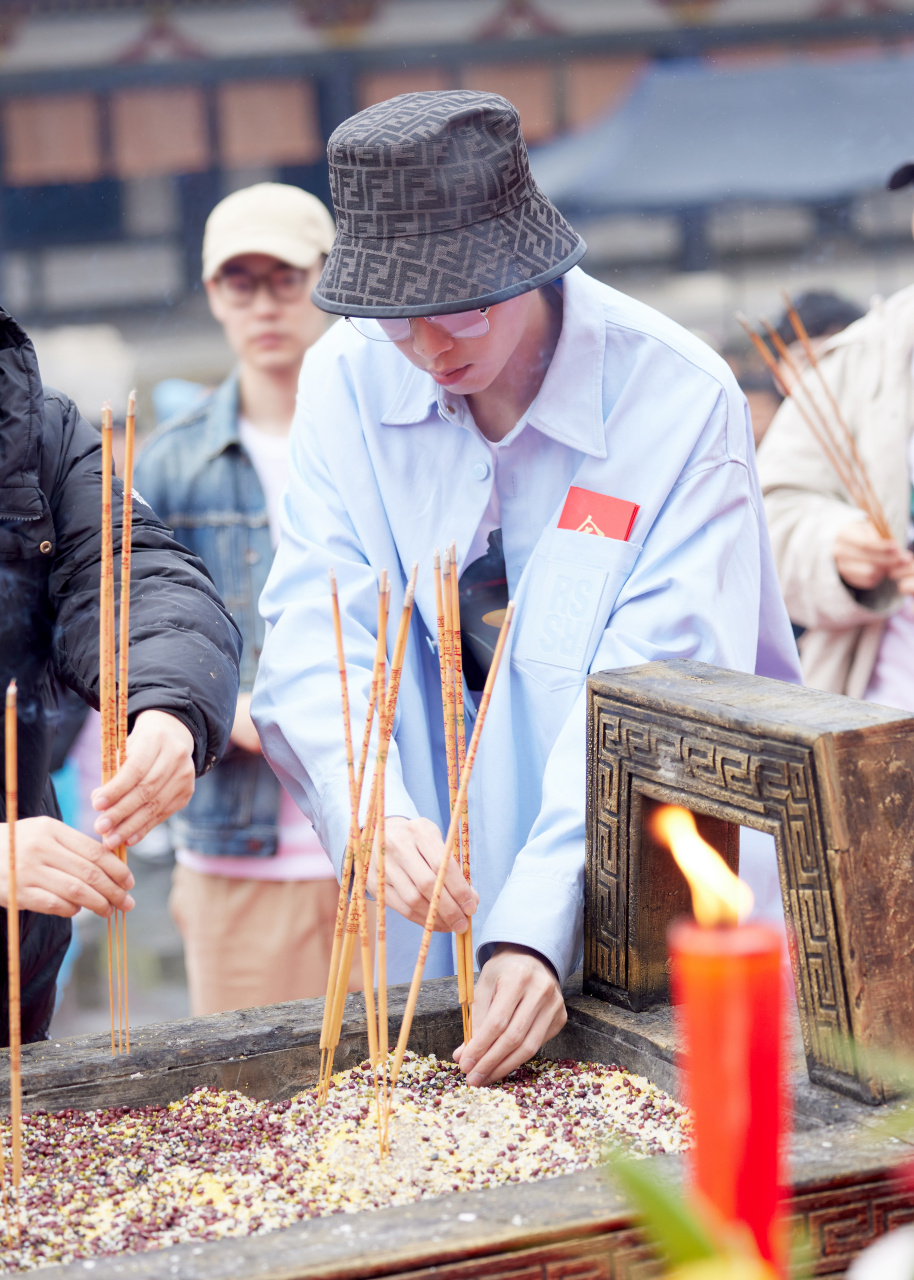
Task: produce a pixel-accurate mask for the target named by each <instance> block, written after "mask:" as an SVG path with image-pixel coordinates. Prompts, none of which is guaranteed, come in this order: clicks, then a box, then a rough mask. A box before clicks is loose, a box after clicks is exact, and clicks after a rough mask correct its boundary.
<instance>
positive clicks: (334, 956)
mask: <svg viewBox="0 0 914 1280" xmlns="http://www.w3.org/2000/svg"><path fill="white" fill-rule="evenodd" d="M386 584H387V571H386V569H385V570H382V572H381V582H380V585H379V587H378V611H379V619H380V611H381V606H382V602H383V599H384V593H385V590H386V589H387V586H386ZM384 651H385V629H384V628H382V627H381V625H380V621H379V624H378V643H377V647H376V650H375V659H374V666H373V668H372V672H371V692H370V695H369V699H368V714H367V716H366V718H365V731H364V733H363V735H362V750H361V754H360V756H359V774H358V778H357V780H356V785H357V788H358V793H359V800H360V802H361V795H362V780H363V778H364V776H365V762H366V760H367V758H368V747H369V743H370V739H371V726H372V721H373V719H374V712H375V704H376V702H377V697H378V671H379V668H380V663H381V659H382V657H383V655H384ZM354 856H355V846H354V844H353V842H352V838H351V836H350V837H349V839H348V840H347V841H346V852H345V854H344V856H343V869H342V874H341V876H340V892H339V896H338V898H337V904H336V921H335V923H334V929H333V945H332V948H331V952H330V972H329V973H328V975H327V992H326V995H325V996H324V1016H323V1019H322V1021H321V1039H320V1049H321V1070H320V1082H321V1087H320V1090H319V1092H318V1101H320V1100H321V1099H322V1090H323V1081H324V1073H325V1068H326V1056H327V1047H328V1036H329V1032H330V1022H331V1014H332V1010H333V1005H334V1001H335V996H336V982H337V977H338V973H339V969H340V949H341V947H342V943H343V929H344V926H345V923H346V905H347V903H348V901H349V883H350V880H351V878H352V860H353V857H354ZM347 981H348V974H347Z"/></svg>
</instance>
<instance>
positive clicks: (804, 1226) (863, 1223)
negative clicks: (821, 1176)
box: [390, 1174, 914, 1280]
mask: <svg viewBox="0 0 914 1280" xmlns="http://www.w3.org/2000/svg"><path fill="white" fill-rule="evenodd" d="M911 1221H914V1203H912V1200H911V1196H910V1195H909V1194H906V1193H904V1192H902V1191H901V1190H900V1189H899V1188H898V1186H897V1184H895V1183H893V1181H892V1180H891V1179H890V1178H887V1177H886V1176H885V1175H884V1174H875V1175H873V1176H870V1177H866V1178H862V1179H861V1180H859V1181H854V1182H853V1183H851V1184H850V1185H845V1186H840V1185H839V1186H835V1185H834V1184H821V1185H817V1186H812V1187H809V1186H807V1187H806V1188H804V1190H802V1191H800V1192H799V1193H797V1194H795V1195H794V1196H793V1197H792V1198H791V1200H790V1202H789V1208H788V1223H789V1226H790V1228H791V1229H793V1228H797V1229H798V1231H799V1233H800V1234H801V1235H802V1236H803V1237H805V1238H806V1239H808V1241H809V1246H810V1253H811V1260H812V1270H813V1273H814V1274H815V1275H817V1276H828V1275H842V1274H843V1273H844V1272H845V1271H846V1270H847V1267H848V1265H849V1264H850V1263H851V1262H852V1261H853V1259H854V1258H855V1257H856V1256H857V1254H858V1253H859V1252H860V1251H861V1249H865V1248H866V1246H867V1245H868V1244H872V1243H873V1241H874V1240H876V1239H878V1237H879V1236H881V1235H884V1234H885V1232H887V1231H891V1230H893V1229H894V1228H895V1227H900V1226H903V1225H904V1224H905V1223H907V1222H911ZM664 1270H665V1269H664V1267H663V1265H662V1263H661V1262H660V1260H659V1259H658V1258H657V1256H656V1254H655V1253H654V1251H653V1250H652V1249H651V1247H650V1246H649V1245H648V1244H647V1242H646V1241H645V1239H644V1236H643V1235H642V1234H641V1232H640V1231H638V1230H637V1229H635V1228H633V1227H632V1226H631V1225H630V1223H628V1222H626V1221H621V1222H616V1223H613V1224H612V1225H611V1226H610V1227H609V1228H608V1230H607V1229H604V1232H602V1233H600V1234H597V1235H595V1236H590V1237H589V1238H586V1239H581V1238H580V1237H578V1238H572V1239H569V1240H564V1241H562V1242H560V1243H559V1242H556V1243H553V1244H551V1245H545V1246H540V1247H539V1248H537V1247H534V1248H532V1249H531V1248H528V1249H523V1250H521V1251H519V1252H518V1253H514V1254H511V1253H507V1254H506V1253H498V1254H492V1255H488V1256H482V1257H479V1256H474V1257H471V1258H466V1259H460V1260H459V1261H453V1262H445V1263H439V1264H438V1266H434V1267H428V1268H426V1267H423V1268H421V1269H420V1270H418V1271H415V1270H411V1271H399V1272H396V1273H395V1275H393V1276H391V1277H390V1280H432V1278H433V1277H434V1280H654V1277H657V1276H660V1275H662V1274H663V1273H664Z"/></svg>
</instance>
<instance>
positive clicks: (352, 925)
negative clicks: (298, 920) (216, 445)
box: [318, 570, 388, 1102]
mask: <svg viewBox="0 0 914 1280" xmlns="http://www.w3.org/2000/svg"><path fill="white" fill-rule="evenodd" d="M386 584H387V571H386V570H383V571H382V573H381V582H380V585H379V588H378V640H377V645H376V648H375V659H374V667H373V671H372V690H371V697H370V700H369V706H368V715H367V717H366V721H365V732H364V735H363V738H362V753H361V757H360V761H359V777H358V780H357V786H358V793H359V805H361V795H362V785H363V779H364V775H365V761H366V759H367V755H368V746H369V741H370V737H371V722H372V713H373V710H374V708H375V706H377V711H378V735H379V738H380V735H381V733H382V731H383V724H382V721H383V710H382V707H381V702H380V679H381V667H382V663H383V660H384V654H385V652H386V645H387V639H386V636H387V612H386V601H387V591H388V588H387V585H386ZM360 841H361V832H358V833H357V834H354V833H353V832H352V829H351V826H350V836H349V840H348V841H347V848H346V862H345V866H344V874H343V877H342V880H341V883H340V898H339V900H338V902H337V908H338V912H337V926H338V928H339V931H340V942H341V945H340V946H339V947H335V948H334V950H335V953H336V956H335V957H334V956H331V972H330V980H329V983H328V997H327V1001H326V1002H325V1006H324V1010H325V1015H327V1034H326V1046H325V1055H324V1062H323V1075H322V1078H321V1082H320V1087H319V1091H318V1100H319V1101H320V1102H323V1101H324V1100H325V1099H326V1096H327V1092H328V1090H329V1088H330V1077H331V1075H332V1074H333V1056H334V1054H335V1052H336V1046H337V1045H338V1044H339V1038H340V1028H341V1027H342V1022H343V1008H344V1006H345V1003H346V994H347V990H348V986H349V975H350V971H351V969H352V957H353V954H354V952H355V938H356V933H357V931H358V914H357V908H355V910H354V902H355V899H356V897H357V894H356V892H355V886H354V884H353V893H354V898H353V901H349V888H350V881H352V880H353V874H352V873H353V867H354V863H355V859H356V856H357V853H358V856H359V857H360V858H361V851H360ZM347 903H348V907H349V914H348V915H347V914H346V908H347ZM344 923H345V931H344ZM335 941H336V937H335V936H334V942H335ZM334 965H335V967H334Z"/></svg>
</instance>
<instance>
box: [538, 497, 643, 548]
mask: <svg viewBox="0 0 914 1280" xmlns="http://www.w3.org/2000/svg"><path fill="white" fill-rule="evenodd" d="M639 510H640V508H639V506H638V503H637V502H626V501H625V500H624V499H623V498H611V497H609V495H608V494H605V493H594V492H593V490H592V489H577V488H575V486H574V485H572V487H571V488H570V489H569V490H568V497H567V498H566V499H565V505H564V507H563V508H562V514H561V516H560V517H559V524H558V527H559V528H560V529H571V530H573V531H574V532H575V533H591V534H593V535H594V536H595V537H597V538H615V539H616V540H617V541H618V542H628V536H629V534H630V533H631V531H632V525H633V524H634V523H635V516H636V515H637V514H638V511H639Z"/></svg>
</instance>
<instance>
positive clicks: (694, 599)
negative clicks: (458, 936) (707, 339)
mask: <svg viewBox="0 0 914 1280" xmlns="http://www.w3.org/2000/svg"><path fill="white" fill-rule="evenodd" d="M562 288H563V296H564V312H563V322H562V331H561V336H560V338H559V342H558V346H557V348H556V351H555V355H554V357H553V360H552V363H551V365H550V366H549V370H548V372H547V374H546V377H545V380H544V382H543V385H542V388H541V390H540V393H539V395H538V396H537V398H536V400H535V401H534V403H533V404H532V405H531V406H530V408H529V410H528V411H527V413H526V415H525V416H524V418H523V419H522V421H520V422H519V423H518V424H517V425H516V426H515V428H514V429H513V430H512V431H511V433H510V434H509V435H508V436H507V437H506V438H505V439H504V440H503V441H501V443H500V444H499V445H498V446H497V448H496V450H495V462H494V466H493V456H492V450H491V448H490V446H489V445H488V443H487V442H486V441H485V440H484V438H483V437H482V436H481V434H480V432H479V431H478V429H477V427H476V425H475V423H474V421H473V418H472V416H471V414H470V412H469V409H468V407H467V405H466V403H465V401H464V400H463V398H462V397H461V396H458V395H454V394H453V393H451V392H449V391H448V390H447V389H444V388H439V387H437V386H436V384H435V383H434V381H433V380H432V378H431V377H430V376H429V375H428V374H425V373H423V372H421V371H420V370H419V369H416V368H415V367H414V366H412V365H411V364H409V363H408V362H407V361H406V360H405V359H404V358H403V356H402V355H401V354H400V352H399V351H398V350H397V349H396V348H395V347H394V346H392V345H390V344H383V343H373V342H369V341H368V340H366V339H365V338H362V337H361V336H360V335H359V334H358V333H356V332H355V330H354V329H353V328H352V327H351V325H347V324H345V323H339V324H336V325H334V326H333V328H332V329H331V330H330V331H329V332H328V333H327V334H326V335H325V337H324V338H322V339H321V341H320V342H319V343H317V345H316V346H315V347H313V348H312V350H311V351H310V352H309V354H308V356H307V359H306V362H305V367H304V370H303V372H302V381H301V386H300V394H299V401H298V410H297V413H296V418H295V423H294V426H293V429H292V441H291V449H290V466H289V489H288V492H287V494H286V497H285V500H284V504H283V516H282V536H281V540H280V546H279V551H278V553H277V556H276V559H275V561H274V564H273V569H272V572H271V574H270V577H269V580H268V582H267V586H266V589H265V591H264V593H263V596H262V598H261V611H262V612H263V614H264V617H265V618H266V619H267V620H268V621H269V622H270V623H271V624H272V627H273V630H272V632H271V634H270V636H269V638H268V640H267V642H266V646H265V648H264V652H263V657H262V660H261V665H260V673H259V676H258V679H257V684H256V687H255V691H254V702H253V708H252V711H253V716H254V720H255V722H256V724H257V727H258V729H259V731H260V735H261V741H262V743H263V748H264V752H265V754H266V756H267V758H268V760H269V761H270V763H271V764H272V766H273V768H274V769H275V770H276V772H277V774H278V775H279V778H280V780H281V782H282V783H283V785H284V786H285V787H287V788H288V790H289V791H290V792H291V794H292V795H293V796H294V798H295V799H296V801H297V802H298V803H299V805H300V806H301V808H302V809H303V810H304V812H305V813H307V814H308V816H309V817H310V818H311V819H312V821H313V822H314V825H315V827H316V828H317V831H318V833H319V835H320V837H321V841H322V843H323V845H324V847H325V848H326V849H327V850H328V851H329V852H330V855H331V857H332V858H333V860H334V863H335V865H336V867H337V871H338V873H339V868H340V865H341V862H342V857H343V851H344V849H345V845H346V836H347V832H348V828H349V791H348V783H347V776H346V763H345V753H344V745H343V732H342V716H341V704H340V688H339V676H338V672H337V665H336V654H335V648H334V639H333V627H332V619H331V608H330V590H329V584H328V576H327V572H328V569H329V568H330V567H331V566H332V567H333V568H334V569H335V570H336V575H337V579H338V581H339V590H340V601H341V606H342V613H343V631H344V642H345V648H346V658H347V663H348V671H349V697H350V703H351V707H352V725H353V737H354V739H355V740H356V744H357V745H356V750H358V741H359V740H360V738H361V734H362V728H363V725H364V717H365V712H366V708H367V704H368V696H369V688H370V681H371V668H372V662H373V658H374V650H375V631H376V618H377V582H378V577H379V575H380V572H381V570H382V569H387V571H388V573H389V574H390V576H391V580H392V600H391V612H390V625H389V630H388V652H389V653H390V652H392V649H393V640H394V636H395V634H396V628H397V623H398V620H399V614H400V608H401V605H402V600H403V593H404V590H405V585H406V581H407V577H408V575H409V571H410V567H411V565H412V563H413V561H418V563H419V581H418V587H417V591H416V609H415V611H414V615H413V625H412V631H411V635H410V642H409V646H408V650H407V655H406V661H405V665H404V670H403V679H402V684H401V689H400V696H399V703H398V708H397V718H396V722H395V729H394V742H393V743H392V749H391V752H390V757H389V760H388V765H387V805H386V807H387V812H388V814H389V815H392V814H401V815H404V816H406V817H410V818H412V817H416V816H419V815H423V816H425V817H427V818H430V819H432V820H433V821H434V822H435V823H437V824H438V826H439V827H440V828H442V829H446V826H447V813H448V801H447V774H446V761H445V751H444V738H443V730H442V714H441V694H440V682H439V674H438V660H437V656H436V651H435V645H434V640H435V638H436V635H437V623H436V614H435V593H434V578H433V572H432V556H433V552H434V549H435V547H442V548H443V547H444V546H445V545H446V544H448V543H449V542H450V541H451V539H455V540H456V542H457V550H458V557H459V560H460V569H461V571H462V569H463V567H464V564H465V556H466V553H467V550H468V548H469V546H470V543H471V542H472V540H473V536H474V534H475V532H476V530H477V527H478V525H479V523H480V520H481V519H482V516H483V513H484V512H485V511H486V508H487V506H488V503H489V498H490V494H491V491H492V486H493V485H495V486H496V488H497V493H498V499H499V505H500V508H501V527H502V530H503V538H504V550H505V561H506V567H507V574H508V586H509V590H510V593H511V595H512V597H513V598H514V599H515V601H516V602H517V614H516V617H515V623H514V627H513V629H512V632H511V634H510V636H509V639H508V644H507V648H506V650H505V656H504V661H503V664H502V668H501V671H500V673H499V677H498V680H497V682H496V685H495V690H494V694H493V697H492V702H491V704H490V707H489V712H488V716H487V719H486V723H485V727H484V731H483V733H482V737H481V741H480V747H479V754H478V756H477V759H476V765H475V768H474V772H473V776H472V781H471V785H470V796H469V809H470V836H471V860H472V876H473V884H474V885H475V887H476V889H477V890H478V892H479V897H480V903H479V910H478V912H477V914H476V917H475V919H474V925H473V928H474V943H475V946H476V956H477V960H478V961H479V963H480V964H482V963H484V962H485V959H486V958H487V956H488V955H489V954H490V952H491V948H492V946H493V945H494V944H495V943H497V942H512V943H519V944H523V945H526V946H529V947H532V948H534V949H535V950H537V951H538V952H540V953H541V954H542V955H544V956H546V957H547V959H548V960H549V961H550V962H551V963H552V964H553V966H554V967H555V969H556V971H557V973H558V975H559V977H560V978H562V979H564V978H565V977H566V976H567V975H568V974H569V973H571V972H573V970H574V969H575V967H576V965H577V964H579V963H580V959H581V955H582V936H583V895H584V804H585V754H586V752H585V739H586V716H585V711H586V690H585V681H586V677H587V674H588V672H590V671H604V670H608V669H612V668H618V667H627V666H631V665H633V664H636V663H641V662H648V661H651V660H652V659H655V658H673V657H680V658H696V659H699V660H700V661H703V662H711V663H715V664H717V665H719V666H723V667H731V668H733V669H736V670H740V671H755V672H758V673H759V674H762V675H768V676H774V677H777V678H780V679H785V680H793V681H796V680H799V669H798V663H797V655H796V646H795V644H794V641H793V635H792V632H791V629H790V625H789V622H788V619H787V614H786V612H785V609H784V605H783V602H782V599H781V594H780V590H779V587H778V582H777V577H776V574H775V570H774V565H773V562H772V557H771V551H770V548H769V543H768V535H767V530H766V527H765V522H764V515H763V507H762V500H761V495H760V493H759V487H758V482H757V479H756V474H755V463H754V450H753V443H752V432H751V429H750V423H749V415H748V410H747V408H746V403H745V400H744V399H743V396H742V394H741V393H740V391H739V389H738V387H737V385H736V383H735V381H734V379H733V377H732V375H731V373H730V371H729V369H728V368H727V366H726V364H725V363H724V362H723V361H722V360H721V359H720V358H719V357H718V356H716V355H715V354H714V353H713V352H712V351H711V350H709V348H708V347H706V346H705V345H704V344H703V343H701V342H700V341H698V339H696V338H694V337H692V335H691V334H689V333H687V332H686V331H684V330H683V329H680V328H679V327H678V326H677V325H675V324H673V323H672V322H671V321H670V320H667V319H666V318H665V317H663V316H661V315H659V314H658V313H657V312H655V311H652V310H651V309H650V308H648V307H646V306H643V305H642V304H640V303H638V302H635V301H633V300H632V299H630V298H627V297H625V296H624V295H623V294H620V293H617V292H615V291H614V290H613V289H610V288H608V287H606V286H605V285H602V284H599V283H597V282H596V281H595V280H593V279H591V278H590V277H589V276H587V275H585V274H584V272H583V271H581V269H580V268H578V267H575V268H574V269H573V270H572V271H570V272H569V273H568V274H567V275H566V276H565V277H564V279H563V285H562ZM571 485H577V486H579V487H580V488H584V489H590V490H593V491H595V492H596V493H600V494H609V495H612V496H614V497H617V498H623V499H627V500H629V501H632V502H635V503H638V505H639V507H640V510H639V513H638V516H637V518H636V520H635V524H634V528H633V529H632V533H631V537H630V540H629V541H628V542H621V541H615V540H612V539H609V538H601V537H598V536H595V535H593V534H587V533H579V532H576V531H573V530H566V529H558V528H557V524H558V521H559V517H560V513H561V510H562V507H563V505H564V502H565V498H566V495H567V493H568V489H569V487H570V486H571ZM465 696H467V697H469V695H468V694H467V695H465ZM469 705H470V707H471V708H472V701H471V700H470V703H469ZM369 767H370V764H369ZM368 778H369V779H370V772H369V774H368ZM367 792H368V786H367V784H366V787H365V796H364V797H363V804H364V800H365V798H367ZM420 936H421V930H420V929H419V927H418V926H416V925H413V924H410V923H409V922H408V921H406V920H404V919H403V918H402V917H400V916H398V915H397V914H396V913H394V912H389V913H388V949H389V950H388V953H389V962H388V963H389V968H388V973H389V977H390V980H391V981H393V982H405V981H408V980H409V978H410V977H411V976H412V969H413V965H414V963H415V957H416V953H417V950H418V943H419V938H420ZM452 945H453V940H452V937H451V935H449V934H436V935H435V937H434V939H433V943H432V948H431V951H430V953H429V959H428V964H427V966H426V974H427V976H429V977H435V976H439V975H442V974H448V973H453V972H454V957H453V953H452Z"/></svg>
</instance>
